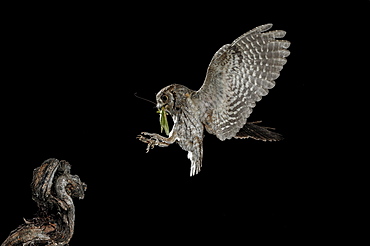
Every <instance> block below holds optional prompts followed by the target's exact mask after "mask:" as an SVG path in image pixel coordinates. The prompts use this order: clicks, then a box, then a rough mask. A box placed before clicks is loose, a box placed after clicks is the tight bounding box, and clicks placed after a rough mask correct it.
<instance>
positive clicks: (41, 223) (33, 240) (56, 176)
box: [1, 159, 86, 246]
mask: <svg viewBox="0 0 370 246" xmlns="http://www.w3.org/2000/svg"><path fill="white" fill-rule="evenodd" d="M70 170H71V165H70V164H69V163H68V162H66V161H59V160H57V159H48V160H46V161H45V162H44V163H43V164H42V165H41V166H40V167H38V168H36V169H35V170H34V171H33V179H32V183H31V190H32V199H33V200H34V201H35V202H36V203H37V206H38V208H39V211H38V212H37V216H36V217H35V218H33V219H31V220H24V221H25V223H24V224H22V225H20V226H19V227H18V228H17V229H15V230H14V231H12V232H11V233H10V235H9V237H8V238H7V239H6V240H5V241H4V242H3V243H2V244H1V246H18V245H22V246H23V245H37V246H42V245H58V246H59V245H60V246H62V245H68V243H69V241H70V240H71V238H72V236H73V231H74V220H75V207H74V204H73V201H72V198H79V199H83V198H84V192H85V190H86V184H85V183H83V182H81V180H80V178H79V177H78V176H77V175H71V174H70Z"/></svg>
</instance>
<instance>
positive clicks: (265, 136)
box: [235, 121, 283, 141]
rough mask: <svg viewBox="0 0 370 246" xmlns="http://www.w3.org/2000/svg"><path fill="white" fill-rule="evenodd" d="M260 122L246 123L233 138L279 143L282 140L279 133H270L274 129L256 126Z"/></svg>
mask: <svg viewBox="0 0 370 246" xmlns="http://www.w3.org/2000/svg"><path fill="white" fill-rule="evenodd" d="M261 122H262V121H255V122H247V123H246V124H245V125H244V126H243V128H241V129H240V130H239V132H238V133H237V134H236V136H235V138H253V139H256V140H262V141H280V140H282V139H283V136H282V135H280V134H279V133H276V132H273V131H270V130H274V128H271V127H266V126H258V125H256V124H258V123H261Z"/></svg>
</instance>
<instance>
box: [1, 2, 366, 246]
mask: <svg viewBox="0 0 370 246" xmlns="http://www.w3.org/2000/svg"><path fill="white" fill-rule="evenodd" d="M3 11H5V12H6V14H7V15H5V16H6V17H5V20H4V22H3V23H4V24H5V25H4V29H3V30H2V32H3V33H2V35H1V36H2V40H3V41H5V42H4V43H5V45H4V44H3V46H2V53H3V60H5V62H4V63H5V64H4V63H3V65H2V66H3V70H4V73H3V76H2V77H3V78H2V81H3V83H2V89H1V98H2V99H1V100H2V104H1V121H2V125H3V127H2V132H1V135H2V137H1V141H2V151H1V152H2V154H1V160H0V162H1V179H0V184H1V187H2V189H1V210H0V216H1V223H0V242H2V241H3V240H5V238H6V237H7V235H8V234H9V233H10V231H11V230H13V229H15V228H16V227H17V226H18V225H19V224H21V223H23V220H22V217H25V218H32V216H33V214H34V213H35V212H36V210H37V208H36V205H35V203H34V202H33V201H32V200H31V192H30V189H29V185H30V183H31V179H32V171H33V169H34V168H36V167H38V166H40V165H41V163H42V162H43V161H44V160H46V159H48V158H52V157H53V158H57V159H59V160H67V161H68V162H70V163H71V164H72V171H71V172H72V174H77V175H79V176H80V178H81V180H82V181H84V182H86V183H87V186H88V189H87V191H86V196H85V199H84V200H81V201H77V200H76V202H75V205H76V226H75V235H74V236H73V238H72V241H71V245H88V244H91V243H99V242H100V243H101V244H106V243H116V244H123V243H126V242H132V240H135V241H134V242H136V243H137V244H139V243H140V242H146V243H147V242H151V243H154V242H159V243H165V242H168V243H171V244H173V245H177V244H178V242H185V241H189V242H191V241H204V242H222V241H225V242H227V245H232V243H230V241H231V240H237V241H239V242H245V243H248V242H251V241H252V240H258V241H259V242H265V241H266V240H273V241H275V242H285V243H289V242H292V243H298V242H305V241H308V240H315V238H317V236H321V235H327V236H328V237H327V238H334V237H335V238H341V237H344V236H346V235H347V233H346V232H348V231H350V230H351V229H352V227H353V224H354V222H353V223H352V222H348V221H349V220H350V219H351V218H352V217H353V218H356V216H355V215H353V214H352V212H351V211H352V210H351V209H348V208H347V204H348V201H354V200H353V199H354V195H353V193H352V189H353V182H352V181H353V180H358V179H357V178H355V177H354V176H356V172H360V171H358V170H356V171H353V167H354V166H353V165H354V164H355V163H356V161H355V160H354V158H353V156H355V155H350V154H348V153H347V152H346V151H345V146H351V145H352V144H353V142H354V140H345V141H343V140H342V139H343V136H346V137H347V136H348V135H351V134H349V133H348V130H346V128H345V127H338V125H339V124H340V123H341V122H349V121H351V119H350V118H347V117H348V115H353V116H354V117H356V119H358V115H356V114H355V113H354V112H352V113H350V111H351V110H352V109H353V107H352V106H351V104H352V103H356V102H357V101H356V100H352V99H350V97H351V96H352V95H354V94H357V91H359V92H360V91H361V90H362V89H361V88H365V85H368V82H369V79H368V77H367V78H365V79H364V78H362V79H361V76H362V75H361V74H362V73H361V71H363V70H361V69H362V67H361V66H364V67H365V65H366V63H367V64H368V59H367V60H365V61H364V62H359V60H358V58H360V57H362V56H363V54H364V52H365V48H366V46H368V43H369V39H368V31H369V21H368V13H369V1H356V2H355V1H352V2H343V1H342V2H335V3H331V4H330V3H324V2H323V3H321V4H320V3H316V2H312V1H305V2H301V1H295V3H294V4H293V2H284V1H275V3H273V4H271V3H268V2H261V3H259V4H256V3H255V4H249V3H245V2H244V3H243V4H240V3H236V2H233V1H228V2H224V3H218V4H216V3H212V5H211V6H210V5H206V6H204V4H202V3H200V2H199V3H198V4H195V5H190V4H186V3H183V4H181V3H176V4H173V5H171V6H168V5H158V4H157V3H155V4H154V3H152V4H149V5H148V4H146V3H141V4H136V5H135V4H128V5H111V6H110V5H108V4H104V6H103V5H98V4H97V5H93V4H91V3H90V4H86V5H81V4H80V5H78V6H77V5H59V6H58V5H50V6H47V5H39V6H35V5H33V4H32V5H18V6H11V7H10V6H9V7H7V8H4V9H3ZM266 23H273V24H274V26H273V29H283V30H285V31H287V35H286V37H285V39H287V40H289V41H291V43H292V44H291V47H290V49H289V50H290V51H291V55H290V56H289V57H288V63H287V64H286V66H285V67H284V69H283V71H282V72H281V76H280V77H279V78H278V79H277V83H276V86H275V88H274V89H272V90H271V91H270V93H269V95H268V96H266V97H264V99H263V100H262V101H261V102H259V103H258V104H257V106H256V108H255V109H254V111H253V114H252V116H251V117H250V120H251V121H256V120H263V125H266V126H271V127H275V128H276V131H277V132H279V133H281V134H283V135H284V137H285V139H284V140H283V141H281V142H277V143H264V142H258V141H254V140H236V139H234V140H228V141H224V142H222V141H219V140H218V139H217V138H216V137H215V136H213V135H209V134H206V136H205V139H204V159H203V168H202V171H201V172H200V174H199V175H196V176H195V177H192V178H190V177H189V172H190V161H189V160H188V159H187V158H186V155H187V153H186V152H184V151H183V150H181V149H180V147H179V146H178V145H175V144H174V145H172V146H170V147H168V148H158V147H157V148H155V149H153V150H151V151H150V152H149V153H148V154H146V153H145V148H146V146H145V144H143V143H141V142H139V141H138V140H137V139H136V135H137V134H139V133H140V132H141V131H147V132H159V131H160V126H159V122H158V118H159V115H158V114H156V109H154V108H153V105H151V104H149V103H147V102H145V101H142V100H140V99H137V98H135V96H134V94H135V93H137V94H138V95H140V96H142V97H145V98H148V99H150V100H155V94H156V93H157V92H158V91H159V90H160V89H161V88H163V87H164V86H167V85H169V84H171V83H179V84H184V85H186V86H187V87H189V88H191V89H194V90H197V89H199V88H200V86H201V85H202V83H203V79H204V77H205V73H206V69H207V66H208V63H209V61H210V60H211V58H212V56H213V54H214V53H215V52H216V51H217V50H218V49H219V48H220V47H221V46H222V45H224V44H226V43H230V42H232V41H233V40H234V39H235V38H237V37H238V36H240V35H241V34H243V33H244V32H247V31H249V30H250V29H252V28H254V27H256V26H258V25H261V24H266ZM364 57H366V56H364ZM359 64H360V65H359ZM366 66H367V67H368V65H366ZM354 70H355V71H356V73H354V72H353V71H354ZM354 74H355V75H356V76H359V77H358V79H357V78H356V76H353V75H354ZM366 80H367V81H366ZM351 85H354V86H351ZM351 129H353V128H351ZM356 151H358V150H356ZM355 169H356V168H355ZM360 182H362V181H361V179H360ZM358 185H361V184H358ZM351 187H352V188H351ZM349 210H350V211H349ZM339 231H344V232H345V233H339Z"/></svg>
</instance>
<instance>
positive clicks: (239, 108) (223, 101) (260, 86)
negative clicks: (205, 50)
mask: <svg viewBox="0 0 370 246" xmlns="http://www.w3.org/2000/svg"><path fill="white" fill-rule="evenodd" d="M271 27H272V24H266V25H262V26H259V27H256V28H254V29H253V30H251V31H249V32H247V33H245V34H243V35H242V36H240V37H239V38H237V39H236V40H235V41H234V42H232V43H231V44H226V45H224V46H222V47H221V48H220V49H219V50H218V51H217V52H216V54H215V55H214V56H213V58H212V60H211V63H210V64H209V66H208V70H207V75H206V79H205V82H204V84H203V85H202V87H201V88H200V89H199V90H198V91H197V92H196V95H197V97H198V98H199V99H200V101H201V102H203V104H204V107H205V108H206V110H207V111H208V113H209V114H211V118H208V119H207V122H206V123H207V127H208V128H207V130H209V131H210V132H211V133H213V134H215V135H216V136H217V137H218V138H219V139H221V140H225V139H230V138H232V137H235V136H236V134H237V133H238V132H239V130H240V129H241V128H242V127H243V126H244V125H245V123H246V122H247V118H248V117H249V115H250V114H251V113H252V109H253V108H254V107H255V105H256V102H258V101H260V100H261V98H262V97H263V96H265V95H267V94H268V90H269V89H271V88H273V87H274V85H275V81H274V80H275V79H277V78H278V77H279V75H280V71H281V70H282V69H283V66H284V65H285V63H286V59H285V57H287V56H288V55H289V51H288V50H287V48H288V47H289V45H290V42H289V41H286V40H276V38H283V37H284V36H285V31H281V30H275V31H269V32H265V31H267V30H269V29H270V28H271Z"/></svg>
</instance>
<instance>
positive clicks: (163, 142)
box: [137, 132, 176, 153]
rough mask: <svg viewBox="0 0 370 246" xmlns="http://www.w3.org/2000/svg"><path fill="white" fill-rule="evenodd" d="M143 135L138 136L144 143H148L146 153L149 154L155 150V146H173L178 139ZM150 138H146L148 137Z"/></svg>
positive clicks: (151, 134)
mask: <svg viewBox="0 0 370 246" xmlns="http://www.w3.org/2000/svg"><path fill="white" fill-rule="evenodd" d="M141 134H142V135H138V136H137V138H138V139H139V140H140V141H141V142H144V143H147V144H148V146H147V147H146V152H147V153H148V152H149V150H150V149H153V148H154V147H155V146H159V147H167V146H168V145H170V144H173V143H174V142H175V141H176V138H175V137H174V136H173V135H172V136H170V137H169V138H166V137H163V136H161V135H159V134H156V133H148V132H142V133H141ZM145 135H146V136H148V137H146V136H145Z"/></svg>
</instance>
